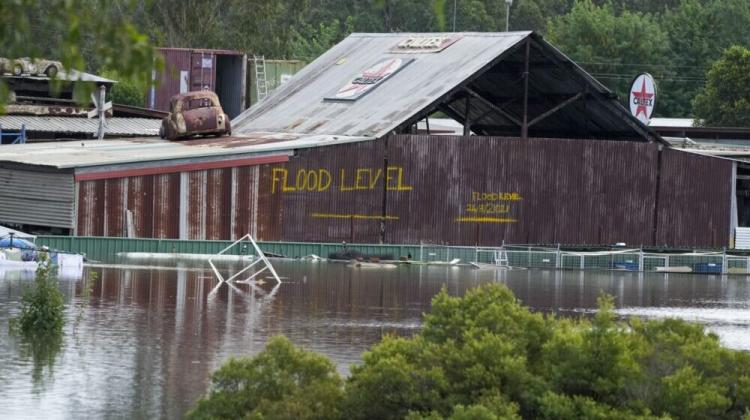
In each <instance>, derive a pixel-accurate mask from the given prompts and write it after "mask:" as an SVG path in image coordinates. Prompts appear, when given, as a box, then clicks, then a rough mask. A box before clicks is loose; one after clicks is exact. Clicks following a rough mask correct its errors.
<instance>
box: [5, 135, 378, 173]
mask: <svg viewBox="0 0 750 420" xmlns="http://www.w3.org/2000/svg"><path fill="white" fill-rule="evenodd" d="M363 140H369V138H364V137H342V136H328V135H300V134H278V133H251V134H247V135H244V136H242V137H238V136H234V137H217V138H197V139H193V140H183V141H167V140H161V139H158V138H132V139H122V140H120V139H112V140H85V141H80V140H79V141H62V142H51V143H31V144H13V145H4V146H0V166H2V165H3V164H13V165H22V166H42V167H51V168H57V169H67V168H88V167H95V166H105V165H109V166H116V165H127V164H138V165H140V166H143V167H149V166H155V165H160V164H161V163H162V162H164V161H170V163H175V162H177V163H192V162H196V161H206V160H211V159H228V158H231V159H237V158H241V157H246V156H255V155H266V154H271V153H282V154H283V153H287V154H289V153H292V152H293V150H294V149H301V148H311V147H318V146H327V145H332V144H340V143H347V142H355V141H363Z"/></svg>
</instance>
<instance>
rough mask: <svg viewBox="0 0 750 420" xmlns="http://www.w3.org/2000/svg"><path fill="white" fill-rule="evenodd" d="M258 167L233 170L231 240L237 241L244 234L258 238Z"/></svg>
mask: <svg viewBox="0 0 750 420" xmlns="http://www.w3.org/2000/svg"><path fill="white" fill-rule="evenodd" d="M259 169H260V168H259V167H258V166H242V167H239V168H234V169H233V172H234V174H233V175H232V176H233V177H234V180H235V181H234V185H233V189H234V192H233V196H234V200H233V201H232V217H233V219H232V221H231V226H232V239H238V238H241V237H243V236H244V235H245V234H248V233H249V234H251V235H253V237H254V238H258V237H259V235H258V187H259V181H260V180H259V176H260V172H259Z"/></svg>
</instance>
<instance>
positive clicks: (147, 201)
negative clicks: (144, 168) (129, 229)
mask: <svg viewBox="0 0 750 420" xmlns="http://www.w3.org/2000/svg"><path fill="white" fill-rule="evenodd" d="M127 208H128V209H129V210H130V211H131V212H132V214H133V230H134V232H133V234H134V235H133V236H135V237H136V238H150V237H152V236H153V219H154V217H153V215H154V177H153V176H152V175H146V176H134V177H130V178H128V202H127Z"/></svg>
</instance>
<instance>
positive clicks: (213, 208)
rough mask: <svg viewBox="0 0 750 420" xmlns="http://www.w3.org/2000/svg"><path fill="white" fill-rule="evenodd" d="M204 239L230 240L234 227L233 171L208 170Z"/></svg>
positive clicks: (227, 169) (229, 169)
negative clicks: (232, 216)
mask: <svg viewBox="0 0 750 420" xmlns="http://www.w3.org/2000/svg"><path fill="white" fill-rule="evenodd" d="M205 172H206V201H205V204H204V205H205V207H206V211H205V214H206V220H205V224H206V230H205V235H204V239H228V238H229V237H230V231H231V227H232V220H231V215H232V169H231V168H225V169H209V170H206V171H205Z"/></svg>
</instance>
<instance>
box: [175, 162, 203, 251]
mask: <svg viewBox="0 0 750 420" xmlns="http://www.w3.org/2000/svg"><path fill="white" fill-rule="evenodd" d="M184 180H185V178H183V181H184ZM187 182H188V185H187V192H188V194H187V200H186V201H185V202H183V203H181V205H183V204H184V205H187V225H186V231H187V237H186V238H185V239H204V237H205V234H206V225H205V220H206V217H205V215H206V171H192V172H188V173H187Z"/></svg>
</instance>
